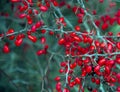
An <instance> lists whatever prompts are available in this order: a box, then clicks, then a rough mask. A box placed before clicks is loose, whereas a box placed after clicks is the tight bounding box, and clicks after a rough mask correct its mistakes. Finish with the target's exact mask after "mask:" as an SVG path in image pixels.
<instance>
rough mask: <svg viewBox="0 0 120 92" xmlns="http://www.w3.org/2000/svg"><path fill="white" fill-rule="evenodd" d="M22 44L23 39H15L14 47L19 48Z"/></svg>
mask: <svg viewBox="0 0 120 92" xmlns="http://www.w3.org/2000/svg"><path fill="white" fill-rule="evenodd" d="M22 42H23V39H22V38H21V39H16V40H15V45H16V46H20V45H21V44H22Z"/></svg>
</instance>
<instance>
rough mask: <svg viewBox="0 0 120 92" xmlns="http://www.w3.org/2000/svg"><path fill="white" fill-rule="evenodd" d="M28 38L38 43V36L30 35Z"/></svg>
mask: <svg viewBox="0 0 120 92" xmlns="http://www.w3.org/2000/svg"><path fill="white" fill-rule="evenodd" d="M28 38H29V39H30V40H31V41H32V42H34V43H35V42H36V41H37V38H36V36H32V35H28Z"/></svg>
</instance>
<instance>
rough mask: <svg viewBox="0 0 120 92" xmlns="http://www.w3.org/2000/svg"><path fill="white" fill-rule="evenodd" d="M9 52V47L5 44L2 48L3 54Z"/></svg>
mask: <svg viewBox="0 0 120 92" xmlns="http://www.w3.org/2000/svg"><path fill="white" fill-rule="evenodd" d="M9 52H10V49H9V47H8V45H7V44H5V45H4V46H3V53H6V54H7V53H9Z"/></svg>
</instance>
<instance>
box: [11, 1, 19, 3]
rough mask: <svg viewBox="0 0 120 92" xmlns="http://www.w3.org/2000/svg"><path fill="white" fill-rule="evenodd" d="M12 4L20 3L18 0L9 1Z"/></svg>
mask: <svg viewBox="0 0 120 92" xmlns="http://www.w3.org/2000/svg"><path fill="white" fill-rule="evenodd" d="M10 1H11V2H12V3H17V2H20V0H10Z"/></svg>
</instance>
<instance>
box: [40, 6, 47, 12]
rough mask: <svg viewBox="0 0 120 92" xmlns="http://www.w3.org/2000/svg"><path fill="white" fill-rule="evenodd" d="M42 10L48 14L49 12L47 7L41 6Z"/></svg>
mask: <svg viewBox="0 0 120 92" xmlns="http://www.w3.org/2000/svg"><path fill="white" fill-rule="evenodd" d="M40 10H41V11H42V12H46V11H47V10H48V8H47V6H43V5H41V6H40Z"/></svg>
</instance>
